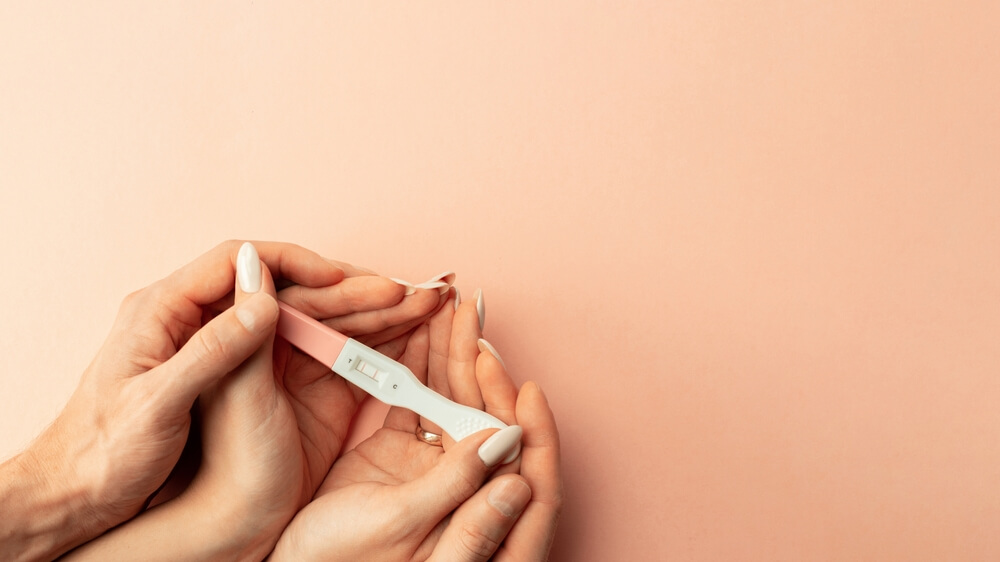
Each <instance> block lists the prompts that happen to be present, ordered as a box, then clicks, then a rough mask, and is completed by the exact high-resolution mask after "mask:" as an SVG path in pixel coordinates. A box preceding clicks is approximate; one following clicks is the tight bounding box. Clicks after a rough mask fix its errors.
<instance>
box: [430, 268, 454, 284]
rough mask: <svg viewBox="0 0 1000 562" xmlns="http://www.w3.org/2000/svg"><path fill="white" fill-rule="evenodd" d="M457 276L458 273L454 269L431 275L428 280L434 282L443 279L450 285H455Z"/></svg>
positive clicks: (442, 280)
mask: <svg viewBox="0 0 1000 562" xmlns="http://www.w3.org/2000/svg"><path fill="white" fill-rule="evenodd" d="M455 277H456V275H455V272H454V271H445V272H444V273H439V274H437V275H435V276H434V277H431V278H430V279H428V280H427V282H428V283H433V282H435V281H441V282H443V283H447V284H448V285H454V284H455Z"/></svg>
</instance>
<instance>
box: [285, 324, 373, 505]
mask: <svg viewBox="0 0 1000 562" xmlns="http://www.w3.org/2000/svg"><path fill="white" fill-rule="evenodd" d="M274 373H275V382H276V384H277V385H278V387H279V388H280V389H281V390H282V392H281V394H282V396H283V398H284V399H285V400H286V401H287V403H288V405H289V412H290V414H291V416H292V418H291V422H292V423H293V424H294V433H295V436H294V439H290V440H289V441H288V444H287V445H286V446H287V447H294V448H296V449H298V450H297V451H295V452H297V453H298V454H299V455H300V456H301V458H302V470H303V476H304V479H305V482H304V489H303V493H304V494H305V497H304V499H303V503H305V501H308V500H309V498H310V497H312V494H313V492H315V491H316V488H317V487H318V486H319V483H320V482H321V481H322V479H323V477H324V475H325V474H326V473H327V471H328V470H329V469H330V465H331V464H332V463H333V460H334V459H335V458H336V457H337V455H338V454H339V453H340V449H341V447H342V446H343V443H344V440H345V438H346V436H347V431H348V429H349V427H350V422H351V418H352V417H353V416H354V413H355V412H356V411H357V409H358V406H359V404H360V400H361V396H360V395H359V392H360V391H358V390H357V389H355V388H353V387H351V386H350V385H349V384H348V383H347V381H345V380H344V379H342V378H340V377H339V376H337V375H335V374H334V373H333V372H332V371H330V370H329V369H327V368H326V367H324V366H323V365H321V364H320V363H318V362H316V361H315V360H314V359H312V358H311V357H308V356H306V355H304V354H302V353H300V352H299V351H297V350H293V349H291V347H290V346H289V345H288V344H284V343H283V344H281V345H276V346H275V353H274ZM287 452H289V453H291V452H293V451H287Z"/></svg>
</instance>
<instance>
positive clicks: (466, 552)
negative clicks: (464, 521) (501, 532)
mask: <svg viewBox="0 0 1000 562" xmlns="http://www.w3.org/2000/svg"><path fill="white" fill-rule="evenodd" d="M499 546H500V541H498V540H496V539H494V538H493V537H492V536H490V534H489V533H487V532H485V531H484V530H483V529H482V528H481V527H479V526H477V525H471V524H468V525H463V526H462V529H461V530H460V531H459V533H458V541H457V543H456V548H457V549H458V555H459V557H460V559H461V560H487V559H489V557H490V556H492V555H493V553H494V552H496V550H497V548H498V547H499Z"/></svg>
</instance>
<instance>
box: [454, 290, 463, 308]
mask: <svg viewBox="0 0 1000 562" xmlns="http://www.w3.org/2000/svg"><path fill="white" fill-rule="evenodd" d="M460 304H462V293H460V292H459V291H458V287H455V310H458V305H460Z"/></svg>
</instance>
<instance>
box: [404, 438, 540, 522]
mask: <svg viewBox="0 0 1000 562" xmlns="http://www.w3.org/2000/svg"><path fill="white" fill-rule="evenodd" d="M486 434H487V432H486V431H481V432H479V433H475V434H473V435H470V436H469V437H466V438H465V439H463V440H462V441H460V442H458V443H457V444H456V445H455V446H454V447H451V448H450V449H449V450H448V451H447V452H445V453H444V454H443V455H441V456H440V457H439V459H438V462H437V464H436V465H434V468H432V469H430V470H429V471H427V473H426V474H424V475H423V476H421V477H420V478H417V479H416V480H412V481H410V482H409V483H407V484H405V486H407V487H409V488H410V490H408V492H409V493H408V494H407V496H408V497H409V498H410V499H411V501H412V503H411V504H410V505H409V507H410V509H411V510H412V512H413V513H414V514H415V516H416V517H417V518H418V520H420V521H425V522H426V523H427V525H428V526H430V527H433V526H434V525H437V524H438V522H440V521H441V520H442V519H444V517H445V516H447V515H448V514H449V513H451V512H452V511H454V510H455V508H457V507H458V506H460V505H462V504H463V503H465V501H466V500H468V499H469V498H471V497H472V496H473V495H474V494H475V493H476V491H477V490H479V487H480V486H482V484H483V482H484V481H485V480H486V476H487V475H488V474H489V473H490V471H491V470H492V469H493V468H494V467H495V466H497V465H499V464H500V463H501V462H502V461H503V460H504V458H505V457H507V455H509V454H510V453H511V452H512V451H514V450H515V449H516V448H517V447H518V446H519V445H520V443H521V434H522V431H521V426H519V425H512V426H509V427H506V428H504V429H501V430H500V431H497V432H495V433H493V435H490V436H489V438H485V439H484V437H485V436H486Z"/></svg>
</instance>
